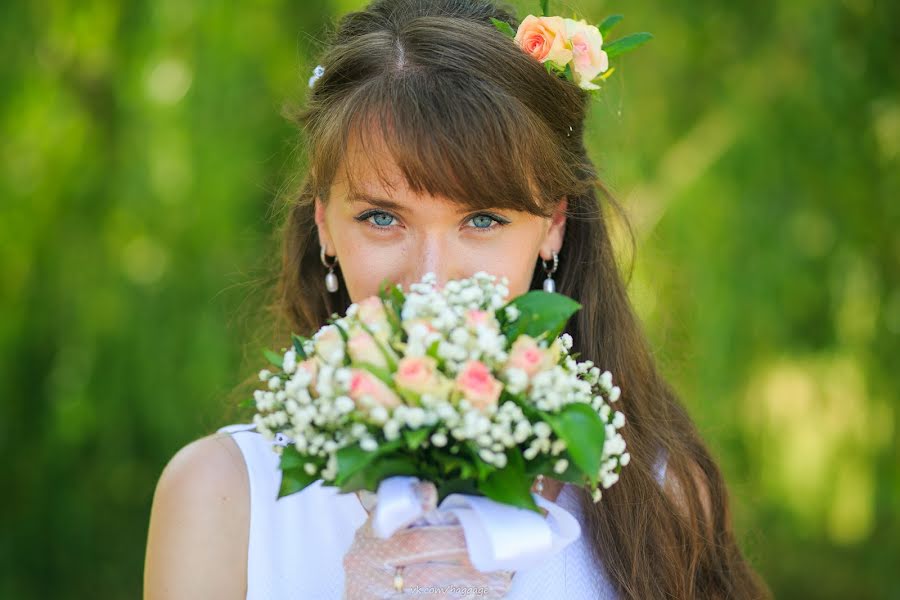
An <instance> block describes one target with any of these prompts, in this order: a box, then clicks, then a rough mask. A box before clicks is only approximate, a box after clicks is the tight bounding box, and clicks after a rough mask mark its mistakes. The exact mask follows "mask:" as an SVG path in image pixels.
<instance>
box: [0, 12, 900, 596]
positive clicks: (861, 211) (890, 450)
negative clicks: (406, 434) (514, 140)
mask: <svg viewBox="0 0 900 600" xmlns="http://www.w3.org/2000/svg"><path fill="white" fill-rule="evenodd" d="M362 4H363V3H361V2H357V1H350V0H334V1H328V0H315V1H311V0H306V1H304V2H285V1H279V0H265V1H263V2H256V3H252V4H251V3H214V4H210V3H203V2H190V1H186V0H157V1H155V2H142V1H138V0H135V1H131V2H119V3H116V2H112V1H98V0H83V1H80V2H65V1H60V2H28V3H23V2H6V3H3V6H2V8H0V15H2V18H0V32H2V36H0V44H2V46H0V48H2V50H3V57H4V60H3V61H2V62H0V74H2V75H0V86H2V87H0V89H2V95H0V117H2V137H0V152H2V161H0V198H2V200H0V232H2V245H0V269H2V282H3V283H2V285H0V348H2V357H3V360H2V361H0V398H2V401H0V448H2V452H3V456H5V457H6V459H5V462H6V467H7V468H6V472H7V476H6V479H7V482H8V486H9V487H8V488H7V492H6V493H4V495H3V499H2V501H0V515H2V519H3V521H2V531H3V534H2V536H0V556H2V562H0V569H2V571H0V597H3V598H17V599H18V598H42V597H52V598H64V597H65V598H67V597H99V598H134V597H136V596H138V595H139V594H140V589H141V577H142V567H143V553H144V543H145V540H146V527H147V518H148V515H149V509H150V503H151V499H152V493H153V489H154V486H155V483H156V480H157V478H158V476H159V473H160V472H161V470H162V467H163V465H164V464H165V463H166V461H168V459H169V458H171V456H172V455H173V454H174V453H175V452H176V451H177V449H178V448H180V447H181V446H183V445H184V444H186V443H187V442H189V441H190V440H192V439H195V438H197V437H200V436H202V435H205V434H208V433H210V432H212V431H214V430H215V428H217V427H219V426H221V425H224V424H226V423H228V422H235V420H236V419H239V418H243V417H244V415H241V416H237V415H236V413H234V412H233V411H232V410H231V409H230V408H229V406H230V405H231V403H232V398H231V396H230V394H229V392H230V391H231V390H233V389H234V387H235V386H236V385H237V384H238V383H239V382H240V381H241V380H242V379H244V377H246V375H247V374H248V373H252V372H254V370H255V369H258V368H259V365H260V364H261V363H262V360H261V357H260V355H259V353H258V350H257V347H256V346H254V345H253V343H252V342H250V340H251V339H252V338H253V336H254V334H255V333H254V332H256V331H257V330H258V326H259V324H260V321H261V319H260V317H259V315H261V314H262V312H261V305H262V303H263V302H264V300H265V293H266V290H267V289H268V286H269V285H270V284H271V283H272V278H273V276H274V273H275V269H276V268H277V260H276V259H277V255H275V254H273V252H275V244H276V243H277V240H275V239H274V237H273V235H272V232H273V230H274V229H275V225H276V222H277V214H275V212H274V211H273V204H272V201H273V198H274V197H275V195H276V193H277V192H278V190H279V188H280V186H282V185H283V184H284V182H285V181H286V179H287V178H288V177H289V176H290V174H291V173H292V172H293V170H294V169H295V168H296V165H295V162H296V161H295V160H294V153H293V148H294V144H295V135H296V132H294V131H293V130H291V128H290V127H288V125H287V123H286V121H285V120H284V119H282V118H281V117H280V107H281V104H282V103H283V102H285V101H290V100H302V97H303V94H304V92H305V87H306V80H307V78H308V77H309V75H310V73H311V70H312V67H313V66H315V64H316V58H317V55H316V52H317V49H318V45H317V40H318V39H319V38H320V37H321V35H322V33H323V31H324V29H323V28H324V27H326V26H327V24H328V23H329V22H330V21H331V20H332V19H333V18H335V16H337V15H340V14H342V13H344V12H346V11H347V10H350V9H354V8H358V7H360V6H362ZM513 4H514V5H515V6H516V7H517V8H518V14H519V16H520V17H522V16H524V15H525V14H528V13H529V12H537V4H538V3H537V2H533V3H524V2H514V3H513ZM560 7H562V8H560ZM569 7H571V9H572V10H575V11H577V13H578V14H581V15H584V16H585V17H587V18H588V19H590V20H592V21H593V22H599V20H600V19H601V18H602V17H604V16H606V15H608V14H613V13H623V14H625V20H624V21H623V22H622V24H620V25H619V26H618V28H617V30H616V31H615V32H614V33H613V35H612V37H616V36H617V35H619V34H620V32H621V34H624V33H630V32H633V31H641V30H648V31H651V32H653V33H654V34H655V36H656V39H655V40H654V41H652V42H651V43H650V44H648V45H647V46H645V47H644V48H642V49H641V50H640V51H638V52H635V53H634V54H633V55H628V56H627V57H624V58H623V59H622V61H621V62H620V64H619V68H618V70H617V72H616V74H615V75H613V77H611V78H610V80H609V81H608V82H607V84H606V85H605V90H604V92H603V95H602V98H601V99H600V100H598V101H597V102H596V104H595V106H594V109H593V112H592V115H591V118H590V123H589V132H588V143H589V145H590V150H591V152H592V156H593V157H594V158H595V160H596V161H597V163H598V165H599V166H600V169H601V171H602V173H603V176H604V178H605V179H606V180H607V181H608V182H609V183H610V184H611V186H612V187H613V189H614V191H615V192H616V194H617V195H618V197H619V198H620V200H622V201H623V203H624V204H625V206H626V208H627V209H628V211H629V213H630V215H631V219H632V222H633V224H634V226H635V229H636V232H637V234H638V241H639V243H638V246H637V255H636V256H635V257H634V258H635V262H634V271H633V276H632V278H631V283H630V285H631V288H630V289H631V291H632V296H633V298H634V302H635V304H636V306H637V308H638V310H639V312H640V314H641V317H642V318H643V319H644V322H645V323H646V326H647V330H648V333H649V335H650V336H651V338H652V340H653V344H654V347H655V348H657V352H658V358H659V360H660V361H661V364H662V367H663V369H664V371H665V372H666V374H667V375H668V376H669V377H670V378H671V379H672V381H673V383H674V384H675V386H676V388H677V389H678V390H680V392H681V394H682V397H683V398H684V401H685V403H686V405H687V406H688V407H689V409H690V411H691V413H692V414H693V415H694V417H695V419H696V420H697V422H698V424H699V426H700V427H701V429H702V431H703V432H704V434H705V437H706V439H707V440H708V441H709V443H710V446H711V447H712V448H713V450H714V453H715V454H716V456H717V458H719V460H720V461H721V464H722V467H723V469H724V471H725V474H726V477H727V479H728V483H729V487H730V489H731V494H732V506H733V508H734V513H735V526H736V528H737V530H738V532H739V535H740V536H741V539H742V540H744V545H745V547H746V549H747V554H748V555H749V556H750V558H751V560H752V561H753V562H754V564H755V565H757V566H758V568H759V569H760V570H761V571H762V572H763V574H764V575H765V577H766V578H767V580H768V581H769V582H770V584H771V585H772V587H773V589H774V591H775V592H776V595H777V596H779V597H786V598H806V597H815V598H845V597H853V598H900V583H898V579H897V573H896V562H895V561H896V557H897V556H898V555H900V542H898V540H900V524H898V520H897V515H900V494H898V486H900V477H898V464H900V451H898V445H897V443H896V431H897V425H898V410H897V409H898V406H897V397H898V391H900V385H898V383H897V381H896V380H895V379H894V377H895V376H896V372H897V366H898V360H897V356H898V355H900V343H898V337H900V336H898V334H900V277H898V273H900V236H898V235H897V228H898V225H900V219H898V216H900V204H898V199H900V168H898V167H900V86H898V83H900V81H898V80H900V69H898V66H897V64H898V63H897V59H898V57H900V38H898V35H897V24H898V23H900V4H897V3H896V2H884V1H877V0H843V1H836V0H827V1H822V0H792V1H791V2H780V3H776V2H772V1H749V0H743V1H738V2H726V3H723V2H714V1H712V0H697V1H695V2H690V3H677V4H672V3H660V2H655V3H651V2H628V3H625V2H622V1H621V0H609V1H606V2H595V1H589V0H583V1H581V2H566V3H563V2H554V3H551V9H553V12H554V13H555V14H563V13H568V12H569ZM620 239H621V238H620ZM623 248H624V245H623ZM624 258H625V262H626V266H627V264H628V258H629V257H628V256H625V257H624Z"/></svg>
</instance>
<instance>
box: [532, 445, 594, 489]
mask: <svg viewBox="0 0 900 600" xmlns="http://www.w3.org/2000/svg"><path fill="white" fill-rule="evenodd" d="M561 458H565V459H566V460H568V461H569V465H568V466H567V467H566V470H565V471H563V472H562V473H557V472H556V470H555V469H554V468H553V467H554V465H556V462H557V461H558V460H559V459H561ZM525 473H526V474H527V475H528V477H529V479H533V478H535V477H537V476H538V475H541V474H543V475H546V476H547V477H551V478H553V479H556V480H557V481H565V482H567V483H577V484H579V485H580V484H583V483H586V482H587V476H586V475H585V474H584V473H582V472H581V469H580V468H578V465H576V464H575V461H574V460H572V456H571V455H570V454H569V452H568V451H567V450H564V451H563V452H560V453H559V454H557V455H556V456H553V455H550V454H544V453H541V454H538V455H537V456H535V457H534V459H532V460H530V461H528V462H527V463H526V464H525Z"/></svg>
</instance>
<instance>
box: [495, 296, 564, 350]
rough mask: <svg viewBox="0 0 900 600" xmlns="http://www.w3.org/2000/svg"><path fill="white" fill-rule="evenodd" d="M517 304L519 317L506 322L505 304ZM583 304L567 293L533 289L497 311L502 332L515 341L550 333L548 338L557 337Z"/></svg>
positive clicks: (511, 340)
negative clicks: (523, 337)
mask: <svg viewBox="0 0 900 600" xmlns="http://www.w3.org/2000/svg"><path fill="white" fill-rule="evenodd" d="M510 305H512V306H515V307H516V308H517V309H518V310H519V316H518V318H517V319H516V320H515V321H511V322H510V321H507V319H506V307H507V306H510ZM580 308H581V304H579V303H578V302H576V301H575V300H573V299H571V298H569V297H568V296H566V295H565V294H556V293H551V292H545V291H543V290H531V291H530V292H526V293H525V294H522V295H521V296H516V297H515V298H513V299H512V300H510V301H509V302H507V303H506V304H505V305H504V306H503V307H501V308H500V309H499V310H498V311H497V318H498V320H499V321H500V323H501V328H502V331H503V334H504V335H505V336H506V338H507V339H508V340H509V341H510V343H512V342H513V341H514V340H515V339H516V338H517V337H519V336H520V335H523V334H524V335H529V336H531V337H533V338H537V337H540V335H541V334H543V333H545V332H546V333H547V339H548V340H554V339H556V338H557V337H558V336H559V334H560V333H562V331H563V329H564V328H565V326H566V323H568V322H569V318H570V317H571V316H572V315H574V314H575V313H576V312H577V311H578V309H580Z"/></svg>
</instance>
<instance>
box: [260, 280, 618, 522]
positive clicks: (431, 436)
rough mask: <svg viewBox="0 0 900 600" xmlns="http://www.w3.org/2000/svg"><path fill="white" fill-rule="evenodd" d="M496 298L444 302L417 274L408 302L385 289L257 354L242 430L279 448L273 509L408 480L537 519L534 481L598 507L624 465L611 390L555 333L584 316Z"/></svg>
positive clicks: (540, 302)
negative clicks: (317, 491)
mask: <svg viewBox="0 0 900 600" xmlns="http://www.w3.org/2000/svg"><path fill="white" fill-rule="evenodd" d="M507 284H508V280H507V279H506V278H502V279H501V280H500V281H498V280H497V278H496V277H494V276H493V275H490V274H488V273H485V272H479V273H476V274H475V275H474V276H472V277H471V278H468V279H460V280H453V281H449V282H448V283H447V284H446V285H445V286H444V287H443V288H441V289H438V288H437V287H436V286H435V277H434V275H433V274H431V273H429V274H428V275H426V276H425V277H424V278H423V279H422V280H421V281H419V282H417V283H414V284H412V285H411V286H410V289H409V291H408V293H404V291H403V289H402V287H401V286H398V285H388V284H387V283H386V282H385V283H383V284H382V285H381V286H380V289H379V294H378V295H377V296H372V297H369V298H366V299H364V300H361V301H359V302H358V303H354V304H351V305H350V307H349V308H348V309H347V311H346V314H345V315H343V316H340V315H337V314H333V315H332V316H331V318H330V319H329V320H328V324H327V325H325V326H323V327H322V328H321V329H319V330H318V331H317V332H316V333H315V334H314V335H313V336H312V338H308V339H307V338H304V337H301V336H298V335H296V334H292V342H293V344H292V347H290V348H284V349H282V353H281V354H278V353H275V352H273V351H271V350H266V351H265V355H266V356H267V357H268V359H269V361H270V362H271V363H272V368H267V369H263V370H262V371H260V373H259V378H260V380H261V381H262V382H263V383H265V386H264V389H259V390H256V391H255V392H254V397H253V401H254V402H255V406H256V410H257V414H255V415H254V417H253V421H254V423H255V424H256V426H257V431H259V432H260V433H261V434H262V435H263V436H265V437H266V438H267V439H274V438H275V437H276V436H278V437H279V439H281V440H283V441H284V443H283V445H274V446H273V449H274V450H275V451H276V452H278V453H279V454H280V469H281V472H282V481H281V488H280V491H279V496H278V497H279V498H281V497H283V496H287V495H290V494H294V493H296V492H299V491H301V490H303V489H304V488H305V487H307V486H308V485H310V484H311V483H313V482H315V481H317V480H319V479H321V480H322V481H323V484H324V485H332V486H336V487H339V488H340V491H341V492H343V493H348V492H353V491H356V490H368V491H369V492H378V493H379V498H378V504H379V505H380V504H382V502H383V501H386V499H385V498H383V497H382V496H383V494H384V490H386V489H387V488H388V487H390V486H388V485H386V484H387V483H389V482H391V481H393V482H394V483H396V482H398V481H401V482H402V481H407V480H415V479H418V480H423V481H431V482H433V483H434V484H435V486H436V488H437V491H438V501H439V502H442V501H444V500H445V499H446V500H447V501H448V502H450V501H451V500H453V499H454V498H457V499H458V497H459V496H462V497H464V498H467V499H469V500H475V499H480V501H481V502H482V503H484V502H487V503H489V504H491V505H492V506H493V508H501V509H504V507H505V509H507V510H514V511H515V510H518V511H521V512H525V513H528V512H531V513H533V514H531V515H530V516H531V517H534V516H535V514H537V515H541V511H540V507H539V506H538V502H541V501H543V505H544V506H546V505H547V504H548V503H547V502H546V501H545V500H544V499H543V498H541V497H539V496H538V495H537V494H533V493H532V492H531V487H532V483H533V480H534V479H535V477H536V476H538V475H544V474H546V475H547V476H549V477H552V478H554V479H557V480H560V481H564V482H571V483H576V484H579V485H583V486H587V487H589V488H590V490H591V491H592V493H593V498H594V501H595V502H597V501H599V500H600V498H601V496H602V491H601V490H602V489H606V488H609V487H610V486H611V485H613V484H614V483H615V482H616V481H617V480H618V478H619V473H620V471H621V469H622V467H623V466H625V465H627V464H628V462H629V454H628V453H627V452H626V451H625V442H624V440H623V438H622V436H621V434H619V433H618V430H619V429H620V428H621V427H622V426H623V425H624V423H625V417H624V414H623V413H622V412H620V411H618V410H613V408H612V404H614V403H615V402H616V401H617V400H618V398H619V395H620V390H619V388H618V387H617V386H614V385H613V384H612V375H611V373H610V372H609V371H604V372H602V373H601V372H600V369H599V368H598V367H597V366H595V365H594V364H593V363H592V362H591V361H589V360H586V361H577V360H576V358H577V354H573V353H571V349H572V345H573V340H572V337H571V336H570V335H569V334H567V333H562V331H563V329H564V327H565V325H566V323H567V322H568V320H569V318H570V317H571V316H572V315H573V314H574V313H575V312H576V311H577V310H578V309H579V308H581V305H580V304H578V303H577V302H575V301H574V300H572V299H571V298H568V297H566V296H565V295H562V294H557V293H552V292H544V291H530V292H527V293H525V294H523V295H520V296H518V297H515V298H513V299H508V296H509V291H508V288H507ZM393 489H396V485H394V486H393ZM379 490H380V491H379ZM442 505H443V504H442ZM454 506H457V508H458V507H459V505H454ZM557 508H558V507H557ZM522 516H524V515H522ZM382 529H383V530H394V529H396V524H395V525H394V526H392V527H387V528H384V527H383V528H382ZM387 533H388V535H389V533H390V531H388V532H387ZM384 537H387V535H385V536H384ZM576 537H577V536H576Z"/></svg>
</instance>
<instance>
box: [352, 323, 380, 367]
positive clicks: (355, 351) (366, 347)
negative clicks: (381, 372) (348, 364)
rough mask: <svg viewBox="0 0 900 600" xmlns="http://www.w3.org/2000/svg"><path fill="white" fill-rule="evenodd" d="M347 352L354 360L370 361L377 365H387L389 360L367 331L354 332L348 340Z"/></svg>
mask: <svg viewBox="0 0 900 600" xmlns="http://www.w3.org/2000/svg"><path fill="white" fill-rule="evenodd" d="M347 353H348V354H349V355H350V360H352V361H353V362H361V363H363V362H364V363H369V364H371V365H374V366H376V367H382V368H384V367H387V366H388V362H387V358H385V356H384V353H383V352H382V351H381V348H379V347H378V343H377V342H376V341H375V338H373V337H372V336H371V335H369V334H368V333H366V332H365V331H362V330H358V331H356V332H354V333H353V334H352V335H351V336H350V337H349V338H348V340H347Z"/></svg>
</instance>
